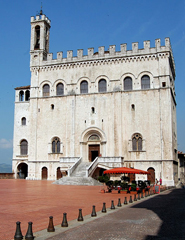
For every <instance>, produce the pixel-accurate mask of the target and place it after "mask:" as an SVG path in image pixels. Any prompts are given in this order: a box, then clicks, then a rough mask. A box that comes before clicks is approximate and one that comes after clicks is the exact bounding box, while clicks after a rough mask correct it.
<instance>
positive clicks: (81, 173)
mask: <svg viewBox="0 0 185 240" xmlns="http://www.w3.org/2000/svg"><path fill="white" fill-rule="evenodd" d="M90 164H91V163H90V162H81V163H80V164H79V165H78V166H77V168H76V169H75V170H74V172H73V173H72V174H71V176H72V177H85V176H86V169H87V167H88V166H89V165H90Z"/></svg>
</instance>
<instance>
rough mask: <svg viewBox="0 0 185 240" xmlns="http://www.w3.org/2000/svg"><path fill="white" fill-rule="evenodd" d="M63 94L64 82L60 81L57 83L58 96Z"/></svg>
mask: <svg viewBox="0 0 185 240" xmlns="http://www.w3.org/2000/svg"><path fill="white" fill-rule="evenodd" d="M62 95H64V84H63V83H58V84H57V96H62Z"/></svg>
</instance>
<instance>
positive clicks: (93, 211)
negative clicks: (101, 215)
mask: <svg viewBox="0 0 185 240" xmlns="http://www.w3.org/2000/svg"><path fill="white" fill-rule="evenodd" d="M96 216H97V215H96V210H95V206H92V213H91V217H96Z"/></svg>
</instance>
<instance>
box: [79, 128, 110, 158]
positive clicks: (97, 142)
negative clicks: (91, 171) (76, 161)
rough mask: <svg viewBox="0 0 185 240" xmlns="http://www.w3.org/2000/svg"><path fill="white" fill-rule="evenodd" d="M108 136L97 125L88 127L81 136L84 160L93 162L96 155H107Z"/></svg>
mask: <svg viewBox="0 0 185 240" xmlns="http://www.w3.org/2000/svg"><path fill="white" fill-rule="evenodd" d="M106 142H107V141H106V136H105V133H104V132H103V131H102V130H101V129H100V128H97V127H90V128H87V129H86V130H85V131H84V132H83V133H82V135H81V138H80V151H81V156H82V159H84V161H86V162H87V161H89V162H93V161H94V160H95V158H96V157H98V156H102V157H105V156H106Z"/></svg>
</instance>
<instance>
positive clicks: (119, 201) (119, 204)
mask: <svg viewBox="0 0 185 240" xmlns="http://www.w3.org/2000/svg"><path fill="white" fill-rule="evenodd" d="M121 206H122V205H121V199H120V198H118V207H121Z"/></svg>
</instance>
